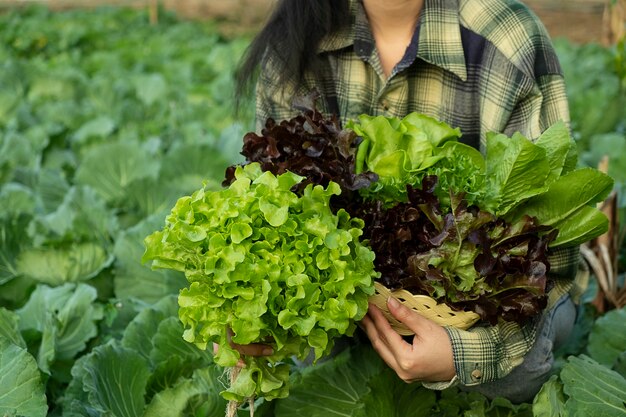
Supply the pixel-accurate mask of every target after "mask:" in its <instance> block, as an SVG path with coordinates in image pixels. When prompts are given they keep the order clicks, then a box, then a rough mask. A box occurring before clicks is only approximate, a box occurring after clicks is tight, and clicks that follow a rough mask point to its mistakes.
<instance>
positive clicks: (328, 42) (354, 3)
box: [318, 0, 467, 81]
mask: <svg viewBox="0 0 626 417" xmlns="http://www.w3.org/2000/svg"><path fill="white" fill-rule="evenodd" d="M424 1H425V3H424V9H423V11H422V16H421V19H420V23H419V25H418V30H417V31H416V33H415V35H414V36H415V37H416V38H417V39H419V43H418V47H417V57H418V58H421V59H423V60H424V61H426V62H429V63H431V64H433V65H437V66H439V67H441V68H443V69H446V70H448V71H450V72H452V73H454V74H456V75H457V76H458V77H459V78H460V79H462V80H463V81H465V80H467V69H466V67H465V53H464V51H463V43H462V42H461V25H460V22H459V4H458V3H459V0H424ZM350 8H351V12H352V13H351V14H352V16H353V22H352V25H351V27H349V28H344V29H342V30H341V31H339V32H337V33H334V34H332V35H330V36H327V37H326V38H324V39H323V40H322V42H321V43H320V46H319V48H318V50H319V52H330V51H336V50H339V49H343V48H347V47H349V46H354V47H355V52H356V53H357V55H359V57H361V58H366V57H369V55H370V53H371V51H372V49H373V48H374V40H373V37H372V33H371V29H370V27H369V24H368V22H367V16H366V15H365V10H364V9H363V5H362V4H361V2H360V0H350Z"/></svg>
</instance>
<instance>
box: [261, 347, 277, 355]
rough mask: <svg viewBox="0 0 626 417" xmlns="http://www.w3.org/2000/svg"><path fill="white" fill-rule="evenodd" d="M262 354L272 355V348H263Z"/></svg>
mask: <svg viewBox="0 0 626 417" xmlns="http://www.w3.org/2000/svg"><path fill="white" fill-rule="evenodd" d="M262 353H263V355H265V356H269V355H273V354H274V349H272V348H265V349H263V352H262Z"/></svg>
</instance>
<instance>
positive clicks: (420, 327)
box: [387, 297, 431, 336]
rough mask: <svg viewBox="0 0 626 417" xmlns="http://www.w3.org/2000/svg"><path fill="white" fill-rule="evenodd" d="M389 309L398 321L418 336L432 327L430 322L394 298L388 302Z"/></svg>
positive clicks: (390, 298)
mask: <svg viewBox="0 0 626 417" xmlns="http://www.w3.org/2000/svg"><path fill="white" fill-rule="evenodd" d="M387 307H388V308H389V312H390V313H391V315H392V316H393V317H395V318H396V320H398V321H399V322H401V323H403V324H404V325H405V326H406V327H407V328H408V329H409V330H411V331H412V332H413V333H415V334H416V335H418V336H419V335H420V334H421V333H423V332H424V331H425V330H426V329H427V328H428V327H430V324H431V322H430V320H428V319H427V318H425V317H422V316H421V315H419V314H418V313H416V312H415V311H413V310H411V309H410V308H408V307H406V306H404V305H402V304H401V303H400V302H398V300H396V299H395V298H393V297H389V299H388V300H387Z"/></svg>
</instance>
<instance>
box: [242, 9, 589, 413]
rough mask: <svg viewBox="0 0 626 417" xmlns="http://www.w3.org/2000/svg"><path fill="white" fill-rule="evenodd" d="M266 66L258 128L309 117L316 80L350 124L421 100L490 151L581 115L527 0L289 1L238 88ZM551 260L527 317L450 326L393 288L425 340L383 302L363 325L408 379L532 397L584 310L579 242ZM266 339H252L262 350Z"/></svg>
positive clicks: (259, 86) (250, 350) (329, 104)
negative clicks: (577, 295)
mask: <svg viewBox="0 0 626 417" xmlns="http://www.w3.org/2000/svg"><path fill="white" fill-rule="evenodd" d="M259 68H260V72H259V74H258V80H257V83H256V97H257V127H258V128H259V130H260V128H261V127H262V126H263V124H264V123H265V121H266V119H267V118H270V117H271V118H273V119H274V120H283V119H289V118H291V117H293V116H294V115H296V114H297V113H298V111H297V110H296V109H294V108H293V107H292V105H291V102H292V99H293V98H294V97H297V96H304V95H305V94H307V93H308V92H310V91H311V90H312V89H314V88H315V89H317V90H318V91H320V93H321V95H322V100H321V102H320V103H318V104H319V105H318V108H319V109H320V110H321V112H322V113H326V114H336V115H338V116H339V118H340V120H341V121H342V122H343V123H345V122H346V121H347V120H349V119H354V118H356V117H357V116H358V115H360V114H363V113H365V114H369V115H385V116H396V117H403V116H405V115H406V114H408V113H410V112H414V111H416V112H419V113H424V114H427V115H430V116H432V117H435V118H437V119H439V120H442V121H445V122H446V123H448V124H449V125H451V126H453V127H459V128H460V129H461V132H463V137H462V138H461V140H462V141H463V142H465V143H467V144H470V145H472V146H474V147H476V148H479V149H484V144H485V136H486V133H487V132H491V131H495V132H502V133H505V134H508V135H511V134H513V133H514V132H516V131H519V132H521V133H522V134H523V135H525V136H526V137H529V138H532V139H536V138H537V137H538V136H539V135H540V134H541V132H543V131H544V130H545V129H546V128H547V127H549V126H550V125H552V124H553V123H555V122H557V121H559V120H563V121H565V122H568V121H569V115H568V105H567V100H566V95H565V86H564V82H563V76H562V73H561V70H560V66H559V63H558V60H557V57H556V54H555V52H554V50H553V48H552V45H551V42H550V40H549V37H548V35H547V33H546V31H545V29H544V27H543V26H542V24H541V23H540V22H539V21H538V19H537V18H536V17H535V16H534V15H533V14H532V13H531V12H530V11H529V10H528V9H527V8H526V7H525V6H524V5H522V4H521V3H518V2H517V1H516V0H386V1H380V0H280V1H278V3H277V6H276V10H275V12H274V14H273V15H272V16H271V17H270V19H269V21H268V23H267V25H266V26H265V28H264V29H263V30H262V31H261V32H260V33H259V35H258V36H257V37H256V39H255V40H254V41H253V43H252V44H251V46H250V49H249V50H248V53H247V55H246V57H245V58H244V60H243V63H242V66H241V71H240V73H239V77H240V78H239V85H240V90H239V94H243V92H244V91H245V89H246V86H248V85H249V84H250V81H251V80H252V79H253V78H254V75H255V74H256V73H255V71H256V70H257V69H259ZM550 262H551V278H553V279H554V281H555V283H556V285H555V287H554V288H553V289H552V290H551V292H550V301H549V305H548V308H547V309H546V312H545V313H544V314H543V316H542V317H541V318H537V320H535V321H533V322H532V323H530V324H528V325H526V326H524V327H520V326H518V325H517V324H515V323H510V322H501V323H499V324H498V325H496V326H477V327H474V328H472V329H470V330H469V331H461V330H458V329H453V328H444V327H441V326H438V325H436V324H435V323H433V322H431V321H429V320H427V319H424V318H422V317H421V316H419V315H417V314H416V313H413V312H412V311H410V310H408V309H406V308H404V307H403V306H401V305H398V303H397V302H394V300H391V299H390V300H389V303H388V304H389V309H390V311H391V312H392V313H393V314H394V316H396V318H398V319H399V320H400V321H402V322H404V323H405V324H406V325H407V326H408V327H409V328H410V329H412V330H413V331H414V332H415V337H414V339H413V341H412V343H409V342H406V341H405V340H404V339H403V338H402V337H401V336H400V335H398V334H397V333H395V332H394V331H393V330H392V329H391V327H390V325H389V323H388V322H387V320H386V319H385V318H384V316H383V315H382V313H381V312H380V310H378V309H377V308H376V307H374V306H371V307H370V309H369V312H368V314H367V316H366V317H365V318H364V319H363V321H362V323H361V325H362V328H363V329H364V330H365V332H366V333H367V336H368V337H369V338H370V340H371V342H372V345H373V346H374V348H375V349H376V351H377V352H378V353H379V355H380V356H381V357H382V359H383V360H384V361H385V362H386V363H387V364H388V365H389V366H390V367H391V368H393V369H394V370H395V371H396V373H397V374H398V376H399V377H400V378H402V379H403V380H405V381H407V382H413V381H420V382H422V384H424V385H425V386H426V387H429V388H433V389H443V388H446V387H449V386H452V385H460V386H462V387H464V388H465V389H475V390H478V391H480V392H482V393H484V394H485V395H487V396H489V397H495V396H505V397H507V398H509V399H510V400H511V401H514V402H522V401H528V400H530V399H532V397H533V396H534V395H535V393H536V392H537V391H538V390H539V388H540V387H541V385H542V384H543V382H545V380H546V379H547V378H548V376H549V372H550V369H551V365H552V351H553V349H554V347H555V345H556V344H559V343H561V342H563V340H564V339H565V338H566V337H567V335H568V334H569V332H570V330H571V328H572V326H573V322H574V318H575V307H574V304H573V303H572V300H571V298H570V297H569V296H568V293H569V292H570V291H571V289H572V288H573V286H574V277H575V276H576V273H577V268H578V263H579V255H578V250H577V248H570V249H568V250H566V251H561V252H559V253H556V254H554V255H553V256H551V258H550ZM263 348H264V346H257V345H250V346H242V347H239V349H240V350H241V351H242V353H245V354H255V355H258V354H262V349H263ZM520 382H521V383H520Z"/></svg>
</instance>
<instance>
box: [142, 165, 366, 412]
mask: <svg viewBox="0 0 626 417" xmlns="http://www.w3.org/2000/svg"><path fill="white" fill-rule="evenodd" d="M234 176H235V180H234V181H233V182H232V183H231V184H230V186H229V187H228V188H225V189H223V190H219V191H208V190H205V189H200V190H198V191H196V192H195V193H193V194H192V195H191V196H187V197H183V198H181V199H179V200H178V202H177V203H176V205H175V207H174V208H173V209H172V212H171V214H170V215H169V216H168V217H167V219H166V226H165V228H164V229H163V230H162V231H157V232H155V233H153V234H152V235H150V236H148V237H147V238H146V240H145V244H146V251H145V254H144V257H143V259H144V260H145V261H147V260H152V261H153V262H152V266H153V267H154V268H168V269H174V270H178V271H183V272H184V273H185V275H186V277H187V279H188V281H189V283H190V284H189V286H188V287H187V288H184V289H183V290H182V291H181V293H180V295H179V307H180V308H179V315H180V318H181V321H182V322H183V324H184V325H185V328H186V330H185V333H184V337H185V339H186V340H187V341H189V342H192V343H195V344H196V345H197V346H199V347H201V348H205V347H206V346H207V344H210V343H211V342H215V343H219V346H220V348H219V350H218V352H217V354H216V356H215V361H216V362H217V363H218V364H220V365H222V366H234V365H235V364H236V363H237V361H238V360H239V354H238V352H237V351H235V350H234V349H232V348H231V347H230V346H229V340H230V336H229V334H228V332H229V329H230V330H232V341H233V342H235V343H239V344H249V343H253V342H257V343H258V342H262V343H266V344H271V345H272V346H273V347H274V354H273V355H272V356H271V357H269V358H245V361H246V364H247V366H246V367H245V368H244V369H243V370H242V371H241V373H240V374H239V376H238V378H237V380H236V382H235V383H234V384H233V385H232V386H231V387H230V388H229V389H228V390H227V391H225V392H224V393H223V395H224V397H225V398H227V399H232V400H238V401H240V400H242V399H244V398H247V397H252V396H254V395H256V396H264V397H265V398H267V399H272V398H277V397H284V396H286V395H287V392H288V391H287V385H286V381H287V379H288V375H289V366H288V364H287V363H286V362H285V360H286V359H287V358H290V357H291V356H297V357H300V358H304V357H305V356H307V354H308V353H309V351H311V350H312V351H313V352H314V354H315V358H316V359H319V358H320V357H322V356H324V355H325V354H328V353H329V352H330V349H331V347H332V346H333V340H334V339H335V338H336V337H338V336H340V335H343V334H348V335H350V334H352V332H353V331H354V329H355V327H356V325H355V323H354V322H355V320H359V319H360V318H362V317H363V316H364V314H365V312H366V311H367V299H368V296H369V295H371V294H372V293H373V278H374V277H376V273H375V272H374V268H373V259H374V254H373V252H372V251H371V250H369V249H368V248H367V247H366V246H364V245H363V244H362V243H361V242H360V240H359V237H360V236H361V234H362V228H363V221H362V220H360V219H354V218H350V216H349V215H348V213H347V212H346V211H344V210H339V211H338V212H337V213H336V214H333V213H332V212H331V210H330V206H329V200H330V198H331V196H333V195H338V194H339V193H340V188H339V186H338V185H337V184H336V183H332V182H331V183H329V185H328V187H327V188H326V189H324V188H323V187H321V186H313V185H309V186H307V187H306V188H305V189H304V190H303V192H302V195H297V194H294V193H293V192H292V191H291V189H292V187H294V186H295V185H297V184H298V183H300V181H301V180H302V177H300V176H298V175H296V174H293V173H290V172H287V173H285V174H282V175H279V176H274V175H273V174H272V173H270V172H269V171H267V172H262V171H261V168H260V166H259V164H257V163H254V164H249V165H246V166H245V167H241V166H240V167H237V168H236V170H235V175H234Z"/></svg>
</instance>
